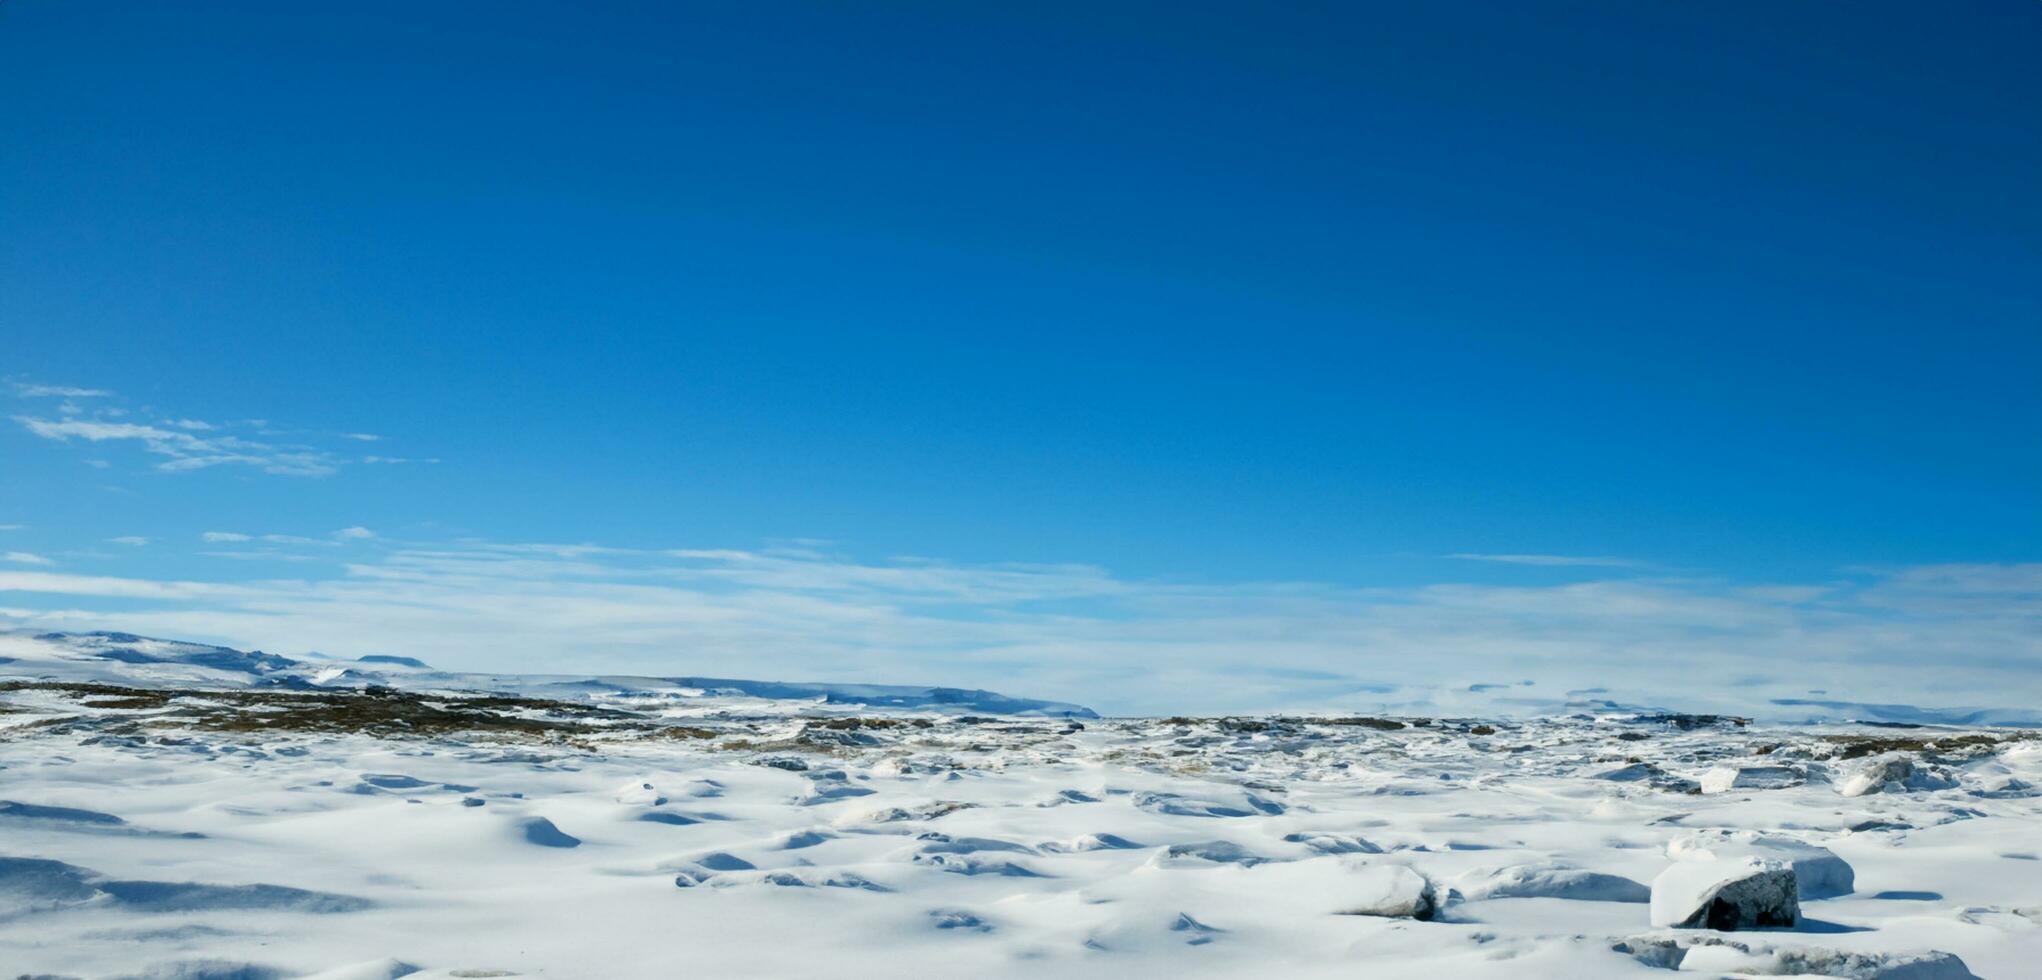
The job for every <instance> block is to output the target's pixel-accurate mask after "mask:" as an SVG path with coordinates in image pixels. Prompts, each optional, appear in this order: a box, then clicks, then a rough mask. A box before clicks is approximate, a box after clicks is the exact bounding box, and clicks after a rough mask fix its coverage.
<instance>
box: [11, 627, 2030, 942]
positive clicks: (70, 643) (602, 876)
mask: <svg viewBox="0 0 2042 980" xmlns="http://www.w3.org/2000/svg"><path fill="white" fill-rule="evenodd" d="M0 640H4V641H5V642H4V643H0V656H4V657H8V658H11V659H10V660H9V662H6V663H0V975H8V976H12V975H16V974H20V975H25V976H38V975H52V976H71V977H121V976H144V977H185V978H215V980H224V978H230V977H234V978H271V977H275V978H281V977H306V976H317V977H331V978H362V980H382V978H394V977H400V976H409V977H417V978H427V977H453V976H470V977H473V976H545V977H668V976H705V977H817V978H822V977H828V978H840V977H846V976H891V975H903V974H906V975H920V974H929V975H943V976H960V977H1034V976H1045V975H1049V976H1057V977H1060V978H1063V977H1112V978H1116V980H1125V978H1127V977H1142V976H1172V977H1177V976H1284V977H1355V976H1367V977H1392V978H1394V977H1425V978H1438V977H1457V978H1459V977H1465V978H1476V980H1481V978H1513V980H1516V978H1533V977H1550V976H1566V977H1605V976H1607V977H1637V978H1649V977H1654V976H1663V975H1667V974H1668V971H1669V970H1671V969H1674V968H1676V967H1677V968H1679V969H1680V970H1681V971H1682V972H1691V971H1700V972H1701V974H1702V975H1719V976H1720V975H1785V974H1787V973H1795V974H1799V975H1826V976H1852V977H1878V976H1888V977H1891V978H1899V977H1912V976H1931V977H1963V976H1966V975H1975V976H1979V977H1987V978H2017V977H2025V976H2034V975H2036V974H2035V972H2034V965H2035V964H2036V963H2042V800H2038V797H2037V795H2036V793H2035V791H2034V790H2032V789H2031V788H2030V787H2032V786H2033V785H2035V784H2036V783H2037V782H2038V781H2042V741H2037V740H2035V739H2033V738H2032V735H2031V733H2025V732H2014V731H2007V730H1987V729H1965V728H1949V727H1933V728H1904V729H1895V728H1869V727H1861V726H1846V725H1817V726H1797V727H1777V726H1763V725H1757V724H1738V723H1736V722H1735V721H1734V720H1729V719H1719V718H1707V717H1694V716H1654V715H1638V714H1625V713H1607V714H1596V713H1580V714H1572V715H1563V716H1558V717H1551V718H1542V719H1519V720H1510V721H1489V722H1481V721H1477V720H1474V719H1452V718H1427V719H1417V718H1402V719H1381V718H1340V717H1314V718H1295V717H1294V718H1273V717H1261V718H1219V719H1094V718H1089V717H1082V718H1070V717H1056V715H1059V714H1076V712H1074V711H1072V710H1071V709H1075V708H1076V706H1074V705H1068V706H1053V707H1049V708H1041V707H1029V705H1030V704H1037V705H1039V704H1042V703H1040V702H1026V701H1025V700H1024V699H1013V698H1001V696H999V695H988V696H987V697H986V698H977V697H973V698H969V699H968V700H971V701H973V703H974V705H976V707H965V706H960V705H959V704H957V703H954V700H955V699H954V696H953V695H948V694H946V695H941V696H932V697H925V698H923V699H922V700H921V701H920V702H918V703H916V702H915V696H912V695H910V694H908V693H905V692H908V691H924V692H927V691H934V690H941V689H926V688H916V689H880V688H859V689H857V690H855V691H854V690H851V689H834V690H830V691H814V690H808V689H803V688H798V687H789V686H778V685H766V684H753V685H751V686H749V687H745V688H722V689H719V688H717V687H715V686H714V685H712V686H711V687H709V688H696V687H688V686H685V685H679V684H674V683H665V684H660V683H652V682H651V681H652V679H643V678H640V679H636V680H635V681H633V682H631V683H624V684H619V683H614V682H613V681H614V680H615V679H585V680H584V681H581V682H574V683H566V682H562V681H561V680H560V679H526V680H518V679H514V678H499V679H492V681H491V683H488V684H483V685H476V686H475V687H474V688H471V689H481V690H492V691H515V692H519V693H522V694H523V695H525V696H526V697H544V698H548V699H553V700H551V701H544V702H542V701H517V700H510V699H499V700H498V701H493V702H480V701H474V700H463V699H461V698H460V697H459V696H457V695H455V694H453V693H450V692H452V691H455V690H459V689H461V686H462V685H460V684H456V683H454V682H450V681H449V680H448V679H447V677H448V676H449V675H436V674H435V672H432V671H431V670H430V668H422V667H411V666H407V665H401V664H387V663H382V664H363V665H360V667H361V668H362V670H363V672H364V673H365V674H373V675H375V676H376V677H378V678H381V679H380V680H377V681H375V683H385V682H386V681H387V680H389V679H391V678H397V679H399V680H400V681H401V683H399V684H394V685H392V686H401V687H407V688H409V689H411V690H414V691H422V692H429V693H428V694H427V695H426V696H423V697H414V698H413V699H412V700H408V701H394V700H391V699H389V698H388V697H384V699H383V700H380V701H379V700H376V699H377V698H378V697H379V696H378V695H373V694H360V693H353V692H329V691H318V690H312V691H309V692H308V691H300V690H299V689H298V686H297V685H296V684H294V682H290V681H288V680H287V679H288V678H293V677H299V678H300V679H301V681H302V682H303V686H311V685H312V684H313V683H314V682H313V681H311V680H310V679H309V678H303V677H301V675H300V674H299V673H297V671H298V670H299V669H300V668H297V667H292V666H289V665H288V663H286V664H285V665H277V664H272V663H268V662H267V661H261V660H247V659H246V658H250V657H255V656H257V655H249V654H238V652H236V651H225V653H226V654H235V655H236V656H238V657H240V658H244V659H243V660H240V661H237V660H235V658H234V657H228V656H225V654H221V653H219V652H217V651H218V649H219V648H211V647H200V646H193V645H176V644H167V641H150V640H142V639H140V638H132V639H120V640H107V639H105V638H101V639H98V640H91V639H79V638H74V637H65V638H52V639H47V640H37V639H33V638H27V637H21V636H10V637H0ZM109 649H116V650H132V651H135V652H137V653H139V654H141V655H142V656H139V657H127V658H126V659H120V658H115V659H112V660H108V659H105V658H102V657H99V656H97V655H96V654H95V653H93V651H100V652H104V651H106V650H109ZM209 651H211V652H209ZM279 659H281V658H279ZM322 666H323V667H330V666H332V665H330V664H329V665H322ZM462 676H473V675H462ZM405 678H409V680H404V679H405ZM420 678H425V679H423V680H421V679H420ZM668 680H669V681H671V680H672V679H668ZM271 682H275V683H271ZM745 683H747V684H750V682H745ZM81 685H111V686H106V687H86V686H81ZM138 691H139V692H142V693H139V694H138V693H137V692H138ZM208 692H211V693H208ZM776 692H778V693H783V694H791V695H794V696H784V697H775V696H771V695H772V694H774V693H776ZM860 692H863V693H860ZM966 693H968V694H973V695H978V694H985V692H966ZM761 695H765V696H761ZM861 698H864V699H865V700H861ZM902 699H907V701H908V702H910V703H906V704H904V703H902ZM946 699H949V700H946ZM363 703H368V704H375V705H384V706H389V705H397V706H398V707H401V708H403V709H404V710H405V711H412V712H431V711H441V710H446V711H452V712H456V713H457V714H459V713H462V712H466V714H461V718H462V719H471V720H472V719H473V718H476V717H482V716H484V715H487V716H488V718H489V719H492V720H489V721H486V722H473V723H471V721H470V720H457V721H455V722H451V723H446V724H435V725H429V724H425V723H422V722H418V721H416V720H415V719H417V718H422V717H425V716H424V715H422V714H414V715H401V716H400V718H399V720H398V721H394V722H379V723H376V724H373V725H371V724H368V723H363V724H361V725H360V726H359V727H350V726H351V725H354V724H355V723H354V722H353V721H352V720H351V719H353V718H355V717H356V716H355V715H352V714H345V712H347V711H351V710H353V707H354V706H356V705H358V704H363ZM986 705H994V706H999V705H1005V706H1009V707H1017V708H1018V711H1019V712H1021V713H1000V712H997V711H994V710H991V709H987V708H985V707H984V706H986ZM314 709H317V710H326V709H334V710H336V711H340V712H343V714H341V715H339V716H337V717H338V718H339V721H337V722H332V723H329V722H327V721H323V720H318V719H320V718H323V717H324V716H317V715H316V712H315V710H314ZM1077 710H1078V711H1082V709H1077ZM315 722H316V723H315ZM525 723H529V727H518V725H521V724H525ZM407 729H408V730H407ZM1892 758H1906V759H1908V760H1910V762H1911V765H1912V771H1913V772H1916V773H1923V772H1932V773H1935V774H1937V775H1936V777H1935V778H1934V779H1921V778H1912V779H1911V778H1908V777H1900V776H1893V775H1892V774H1893V773H1895V772H1897V771H1898V767H1896V766H1892V765H1888V764H1886V763H1885V762H1884V761H1883V760H1888V759H1892ZM1875 764H1876V765H1878V766H1880V767H1881V768H1880V773H1881V775H1882V778H1881V780H1880V782H1879V784H1878V785H1879V791H1878V792H1870V793H1862V794H1859V795H1848V794H1847V793H1846V792H1843V791H1841V790H1843V789H1844V788H1845V785H1844V783H1845V781H1846V780H1850V779H1853V778H1854V777H1855V776H1856V775H1857V774H1859V773H1861V772H1862V771H1864V770H1865V768H1866V767H1867V766H1872V765H1875ZM1760 768H1763V769H1764V770H1765V771H1764V772H1761V773H1755V774H1753V775H1752V776H1749V777H1745V778H1741V779H1740V778H1738V777H1737V776H1736V774H1735V773H1734V772H1733V773H1731V774H1730V775H1727V776H1726V775H1725V774H1724V771H1725V770H1726V769H1727V770H1739V769H1760ZM1885 777H1891V778H1885ZM1705 779H1706V780H1707V782H1708V783H1709V787H1708V788H1709V789H1710V790H1711V791H1710V792H1707V793H1703V792H1701V790H1702V788H1703V787H1702V783H1703V781H1704V780H1705ZM1859 782H1860V783H1862V782H1863V781H1862V780H1861V781H1859ZM1849 785H1850V786H1851V787H1852V788H1855V787H1856V786H1857V785H1858V784H1857V783H1852V784H1849ZM1815 848H1821V849H1825V850H1826V851H1827V852H1828V854H1830V855H1833V856H1834V858H1835V859H1836V860H1837V861H1839V862H1842V863H1845V864H1847V866H1848V869H1849V871H1850V872H1851V884H1852V890H1851V891H1849V892H1848V893H1846V894H1840V895H1835V896H1833V897H1821V898H1814V897H1809V898H1807V899H1806V900H1805V901H1804V902H1803V903H1802V906H1801V913H1802V917H1803V918H1802V924H1801V926H1800V927H1799V928H1797V929H1794V930H1763V931H1749V932H1735V933H1714V932H1710V931H1708V930H1696V929H1655V928H1653V927H1652V925H1651V921H1650V916H1651V913H1650V909H1649V907H1648V905H1647V904H1645V903H1643V902H1641V901H1640V900H1639V899H1640V898H1641V897H1642V896H1641V895H1640V894H1639V893H1638V892H1639V889H1640V888H1642V887H1643V884H1642V883H1648V882H1652V881H1654V880H1655V879H1657V878H1659V877H1660V876H1661V875H1662V874H1663V873H1664V872H1666V871H1667V869H1669V868H1671V867H1675V866H1676V865H1682V866H1697V867H1699V866H1705V865H1707V864H1709V863H1725V864H1728V863H1732V862H1742V861H1744V860H1746V859H1747V857H1748V855H1750V854H1752V853H1755V852H1756V853H1762V854H1763V856H1764V857H1767V858H1771V857H1781V858H1784V859H1787V860H1795V859H1800V860H1807V859H1810V858H1818V859H1819V858H1822V857H1823V855H1822V854H1821V853H1819V852H1817V851H1815V850H1814V849H1815ZM1633 883H1637V884H1633ZM1421 886H1424V887H1429V888H1430V889H1431V890H1432V892H1433V894H1434V896H1435V897H1436V900H1437V902H1438V904H1439V906H1440V907H1439V909H1438V911H1437V915H1436V917H1435V918H1434V919H1433V920H1432V921H1416V920H1413V919H1410V918H1400V917H1395V916H1387V917H1386V916H1379V915H1355V914H1341V913H1343V912H1354V911H1358V910H1360V909H1362V908H1365V907H1386V906H1389V905H1394V904H1396V903H1394V902H1391V901H1389V899H1391V898H1396V897H1401V896H1406V895H1409V894H1410V893H1412V892H1413V891H1414V889H1417V888H1419V887H1421ZM1831 890H1834V889H1831ZM1810 970H1813V971H1817V972H1815V973H1813V974H1810V973H1809V971H1810ZM1909 971H1912V972H1909Z"/></svg>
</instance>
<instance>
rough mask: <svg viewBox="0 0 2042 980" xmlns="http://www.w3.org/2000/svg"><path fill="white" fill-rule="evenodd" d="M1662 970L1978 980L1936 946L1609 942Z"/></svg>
mask: <svg viewBox="0 0 2042 980" xmlns="http://www.w3.org/2000/svg"><path fill="white" fill-rule="evenodd" d="M1611 949H1613V950H1615V951H1616V952H1619V953H1623V954H1625V955H1627V956H1630V957H1632V958H1633V959H1636V960H1637V961H1638V962H1640V963H1642V964H1644V965H1646V966H1651V967H1657V968H1659V969H1662V970H1682V971H1690V972H1700V973H1723V972H1734V973H1740V974H1745V975H1751V976H1821V977H1837V978H1842V980H1978V978H1977V977H1976V976H1975V975H1974V974H1972V972H1971V970H1970V968H1969V967H1967V966H1965V965H1964V961H1963V960H1962V959H1959V958H1958V957H1957V956H1956V955H1955V954H1952V953H1945V952H1941V951H1939V950H1929V951H1918V952H1902V953H1852V952H1845V951H1843V950H1837V949H1829V948H1826V947H1820V946H1790V945H1775V944H1771V943H1746V942H1738V941H1736V940H1732V939H1726V938H1723V937H1721V936H1706V935H1703V936H1679V937H1671V938H1665V937H1659V936H1634V937H1632V938H1630V939H1626V940H1623V941H1622V942H1619V943H1617V944H1615V945H1614V946H1612V947H1611Z"/></svg>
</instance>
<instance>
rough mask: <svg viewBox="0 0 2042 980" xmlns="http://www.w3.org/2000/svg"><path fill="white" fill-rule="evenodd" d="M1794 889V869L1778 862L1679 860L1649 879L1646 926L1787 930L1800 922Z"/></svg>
mask: <svg viewBox="0 0 2042 980" xmlns="http://www.w3.org/2000/svg"><path fill="white" fill-rule="evenodd" d="M1797 891H1798V889H1797V887H1796V885H1795V883H1794V869H1793V868H1792V867H1791V866H1789V865H1788V864H1787V863H1786V862H1784V861H1768V860H1764V859H1761V858H1744V859H1738V860H1727V861H1680V862H1676V863H1675V864H1674V865H1673V866H1672V867H1669V868H1667V869H1666V870H1665V871H1662V872H1660V873H1659V877H1657V878H1654V879H1652V925H1653V927H1654V928H1658V929H1664V928H1667V927H1673V928H1685V929H1716V930H1730V929H1752V928H1765V927H1771V926H1784V927H1787V928H1792V927H1793V926H1795V925H1796V924H1798V923H1799V922H1800V921H1801V904H1800V900H1799V898H1798V896H1797Z"/></svg>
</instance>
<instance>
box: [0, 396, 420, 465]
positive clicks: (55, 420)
mask: <svg viewBox="0 0 2042 980" xmlns="http://www.w3.org/2000/svg"><path fill="white" fill-rule="evenodd" d="M14 388H15V391H16V393H17V394H20V395H21V396H22V397H25V398H29V397H60V398H62V399H64V400H63V401H62V402H61V403H59V404H58V405H56V406H55V411H54V414H36V415H16V416H14V417H13V418H14V421H15V423H16V424H18V425H20V426H21V427H22V428H23V429H25V430H27V431H28V432H29V433H31V434H33V435H36V436H39V437H41V438H44V439H48V440H50V441H52V442H59V443H82V444H87V445H109V446H117V445H122V444H129V445H134V446H137V447H139V448H140V449H141V450H142V451H143V452H146V453H148V454H150V455H153V456H157V457H161V459H159V460H158V461H157V463H156V468H157V469H159V470H162V471H164V472H169V473H182V472H191V471H195V470H204V469H211V468H214V467H222V466H234V467H249V468H251V469H255V470H258V471H260V472H263V473H269V474H273V475H277V476H302V477H321V476H331V475H333V474H334V473H337V472H339V471H340V469H341V468H342V467H343V466H344V465H347V464H348V463H350V462H351V461H352V460H350V459H349V458H347V457H344V456H342V455H341V454H338V453H336V452H334V451H332V450H330V449H326V448H323V447H321V446H318V445H312V444H309V443H306V442H302V441H296V440H291V441H279V437H281V436H286V435H287V434H286V433H280V432H278V431H276V430H274V429H272V428H271V427H270V426H269V425H268V423H266V422H264V421H262V420H259V419H249V420H243V421H240V422H210V421H206V420H203V419H195V418H184V417H178V416H168V415H159V414H157V413H155V412H152V411H143V412H141V413H139V414H138V415H136V416H135V417H133V418H131V417H129V413H128V412H127V410H125V409H123V408H121V407H120V406H118V405H112V404H100V403H91V404H87V403H84V402H80V401H78V400H77V399H80V398H95V399H106V398H111V397H112V395H113V393H112V392H110V391H101V390H99V389H91V388H70V387H64V386H57V385H37V384H25V383H15V384H14ZM367 435H368V434H367V433H348V434H346V435H344V436H343V438H346V439H349V440H362V439H363V437H365V436H367ZM327 438H328V439H331V438H333V437H331V436H329V437H327ZM369 438H371V439H375V438H381V437H369ZM411 461H412V460H404V459H399V458H394V457H393V458H381V457H372V458H370V459H368V460H362V462H411ZM87 462H88V463H90V464H91V465H94V466H101V467H104V466H105V465H107V464H106V461H105V460H104V459H92V460H88V461H87Z"/></svg>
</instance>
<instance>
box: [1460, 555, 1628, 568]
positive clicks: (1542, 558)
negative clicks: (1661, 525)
mask: <svg viewBox="0 0 2042 980" xmlns="http://www.w3.org/2000/svg"><path fill="white" fill-rule="evenodd" d="M1440 557H1442V558H1451V559H1454V560H1456V561H1488V562H1498V563H1500V564H1504V565H1542V566H1547V567H1554V568H1639V567H1642V566H1643V565H1644V562H1641V561H1637V560H1635V559H1631V558H1607V557H1598V556H1592V555H1486V554H1473V553H1469V552H1461V553H1459V554H1452V555H1441V556H1440Z"/></svg>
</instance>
